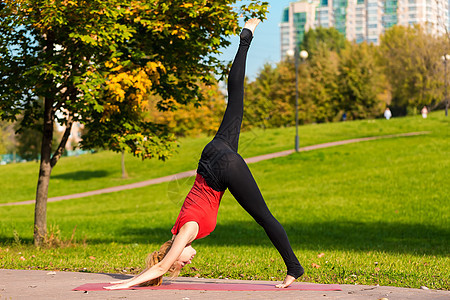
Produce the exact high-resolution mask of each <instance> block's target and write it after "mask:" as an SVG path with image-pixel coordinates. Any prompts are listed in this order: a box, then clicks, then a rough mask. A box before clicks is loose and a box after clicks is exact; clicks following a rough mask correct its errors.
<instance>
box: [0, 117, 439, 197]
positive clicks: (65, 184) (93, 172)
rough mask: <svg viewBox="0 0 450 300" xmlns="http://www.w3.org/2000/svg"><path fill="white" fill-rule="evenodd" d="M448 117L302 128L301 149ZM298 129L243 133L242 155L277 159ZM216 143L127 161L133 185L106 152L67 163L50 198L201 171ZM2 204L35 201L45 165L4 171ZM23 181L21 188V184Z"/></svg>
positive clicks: (189, 141)
mask: <svg viewBox="0 0 450 300" xmlns="http://www.w3.org/2000/svg"><path fill="white" fill-rule="evenodd" d="M442 122H444V119H443V112H437V113H432V114H430V115H429V117H428V119H426V120H423V119H422V118H421V117H420V116H415V117H407V118H394V119H391V120H389V121H386V120H384V119H382V120H364V121H354V122H341V123H328V124H311V125H306V126H301V127H300V129H299V131H300V146H308V145H314V144H319V143H325V142H331V141H337V140H346V139H352V138H357V137H367V136H378V135H387V134H394V133H404V132H414V131H433V130H435V129H436V128H442V127H443V125H444V124H447V125H448V123H442ZM294 135H295V128H280V129H269V130H261V129H253V130H250V131H246V132H243V133H242V135H241V139H240V146H239V147H240V148H239V151H240V153H241V155H242V156H243V157H252V156H256V155H261V154H267V153H273V152H277V151H283V150H287V149H292V148H293V147H294ZM210 139H211V138H210V137H206V136H203V137H198V138H184V139H180V140H179V141H178V146H179V147H178V148H177V153H175V154H174V156H173V157H172V158H171V159H169V160H168V161H166V162H162V161H158V160H146V161H142V160H141V159H138V158H135V157H133V156H131V155H129V156H127V157H126V166H127V171H128V174H129V178H128V179H125V180H124V179H121V169H120V154H116V153H113V152H108V151H103V152H100V153H95V154H89V155H82V156H79V157H64V158H62V159H61V160H60V161H59V162H58V164H57V165H56V166H55V168H54V170H53V172H52V179H51V181H50V189H49V197H55V196H62V195H69V194H74V193H80V192H85V191H90V190H96V189H101V188H106V187H111V186H116V185H123V184H128V183H132V182H138V181H143V180H148V179H152V178H157V177H161V176H168V175H171V174H174V173H178V172H183V171H187V170H194V169H196V168H197V162H198V159H199V158H200V153H201V150H202V149H203V147H204V146H205V145H206V144H207V143H208V142H209V141H210ZM0 170H1V171H0V186H1V188H2V194H1V195H0V203H6V202H15V201H25V200H32V199H34V197H35V194H36V185H37V177H38V173H39V164H38V163H36V162H29V163H23V164H15V165H14V164H10V165H5V166H0ZM17 178H20V185H18V184H17Z"/></svg>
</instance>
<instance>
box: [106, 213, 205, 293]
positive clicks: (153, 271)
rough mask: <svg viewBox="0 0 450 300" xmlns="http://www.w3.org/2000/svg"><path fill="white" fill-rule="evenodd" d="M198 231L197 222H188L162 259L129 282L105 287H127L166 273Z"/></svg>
mask: <svg viewBox="0 0 450 300" xmlns="http://www.w3.org/2000/svg"><path fill="white" fill-rule="evenodd" d="M197 233H198V224H197V222H193V221H191V222H187V223H186V224H184V225H183V226H182V227H181V228H180V231H179V233H178V234H177V235H176V236H175V239H174V241H173V244H172V247H171V248H170V250H169V252H168V253H167V255H166V256H165V257H164V258H163V260H162V261H160V262H159V263H157V264H156V265H154V266H153V267H151V268H150V269H148V270H145V271H144V272H142V273H141V274H139V275H138V276H136V277H134V278H132V279H131V280H129V281H127V282H124V283H121V284H116V285H112V286H109V287H105V289H108V290H116V289H126V288H129V287H131V286H134V285H138V284H141V283H143V282H146V281H149V280H152V279H155V278H158V277H160V276H162V275H164V274H165V273H166V272H167V271H168V270H169V269H170V267H171V266H172V265H173V264H174V262H175V261H176V260H177V259H178V257H179V256H180V254H181V252H183V249H184V248H185V247H186V246H187V245H188V244H190V243H192V241H194V239H195V237H196V236H197Z"/></svg>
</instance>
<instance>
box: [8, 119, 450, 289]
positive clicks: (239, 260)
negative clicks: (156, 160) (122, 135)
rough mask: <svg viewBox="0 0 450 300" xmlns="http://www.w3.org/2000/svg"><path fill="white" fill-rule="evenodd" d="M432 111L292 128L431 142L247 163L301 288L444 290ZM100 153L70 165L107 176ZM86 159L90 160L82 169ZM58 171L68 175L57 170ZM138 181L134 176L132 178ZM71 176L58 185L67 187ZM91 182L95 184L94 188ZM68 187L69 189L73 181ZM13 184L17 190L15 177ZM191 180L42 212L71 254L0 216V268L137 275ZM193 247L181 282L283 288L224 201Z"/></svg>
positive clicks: (443, 151) (444, 133)
mask: <svg viewBox="0 0 450 300" xmlns="http://www.w3.org/2000/svg"><path fill="white" fill-rule="evenodd" d="M442 114H443V113H442V112H439V113H435V114H431V115H430V117H429V119H427V120H422V119H421V118H417V117H412V118H403V119H393V120H390V121H389V122H387V121H385V120H376V121H370V122H368V121H360V122H347V123H338V124H321V125H310V126H302V127H301V132H302V137H304V138H303V140H304V143H303V144H302V145H308V144H315V143H321V142H327V141H332V140H341V139H347V138H353V137H357V136H367V135H379V134H391V133H399V132H409V131H419V130H430V131H432V133H431V134H429V135H424V136H414V137H403V138H393V139H383V140H376V141H369V142H362V143H358V144H350V145H344V146H338V147H333V148H328V149H321V150H316V151H311V152H302V153H295V154H293V155H290V156H287V157H282V158H276V159H272V160H267V161H262V162H259V163H256V164H252V165H250V169H251V170H252V172H253V174H254V176H255V178H256V180H257V182H258V184H259V186H260V188H261V191H262V193H263V195H264V197H265V199H266V201H267V204H268V206H269V208H270V209H271V211H272V213H273V214H274V215H275V216H276V217H277V219H278V220H279V221H280V222H281V223H282V224H283V225H284V227H285V229H286V231H287V233H288V235H289V238H290V241H291V244H292V247H293V249H294V251H295V253H296V254H297V256H298V258H299V260H300V262H301V263H302V265H304V267H305V269H306V273H305V275H304V276H303V277H302V279H301V280H304V281H310V282H320V283H344V284H345V283H347V284H353V283H357V284H380V285H392V286H402V287H415V288H418V287H420V286H422V285H423V286H427V287H429V288H433V289H446V290H448V289H449V278H450V274H449V273H450V271H449V270H450V259H449V256H448V253H449V251H448V250H449V245H450V228H449V227H450V225H449V222H448V218H449V212H450V201H449V196H448V188H447V187H448V174H449V172H448V170H449V168H450V159H449V158H448V149H449V146H450V139H449V130H448V129H449V125H450V124H449V121H448V119H445V118H444V117H442ZM391 121H393V122H391ZM284 132H290V133H292V132H293V130H292V129H278V130H271V131H266V132H262V131H261V132H259V133H258V134H259V135H258V134H255V135H256V136H257V138H255V139H253V141H252V142H248V146H247V147H246V148H245V147H241V149H242V148H244V149H243V150H244V153H247V154H248V155H246V156H253V155H257V154H262V153H266V152H274V151H280V150H284V149H288V148H289V144H290V142H291V141H290V140H292V139H291V137H289V138H288V139H289V141H285V145H283V142H281V140H282V137H283V136H285V135H286V134H284ZM249 134H251V133H247V138H248V135H249ZM263 135H264V136H263ZM205 141H208V138H201V139H198V140H195V139H187V140H185V141H184V142H185V144H187V145H193V148H195V147H199V148H200V149H201V146H202V145H203V144H204V142H205ZM189 143H191V144H189ZM196 143H198V145H197V144H196ZM264 143H266V144H264ZM277 143H279V144H280V145H277ZM244 145H245V144H244ZM255 145H259V146H258V147H267V148H269V149H270V151H268V150H267V151H265V150H266V149H258V148H257V146H255ZM283 147H284V148H283ZM186 148H187V146H183V147H182V148H181V149H180V152H179V154H178V157H177V158H175V159H174V161H175V160H176V159H178V161H179V162H180V161H182V158H183V157H184V158H188V157H189V156H190V155H193V154H192V152H191V151H193V150H191V149H189V150H187V149H186ZM184 150H186V152H187V153H189V154H185V152H184ZM197 150H198V149H197ZM198 151H200V150H198ZM105 155H106V153H101V154H96V155H88V156H81V157H78V158H76V159H74V160H78V164H77V165H78V166H80V167H77V168H78V170H80V171H81V170H82V167H81V166H82V165H85V166H86V165H87V166H90V167H91V170H94V169H95V170H102V169H105V170H110V169H112V168H113V167H111V164H113V165H114V164H115V162H114V160H113V159H112V157H113V156H111V157H110V162H109V163H110V167H109V168H108V167H107V164H106V161H102V163H101V164H99V165H97V164H96V163H97V162H98V161H99V160H100V158H102V157H103V156H105ZM93 157H98V158H99V159H95V160H91V161H90V162H84V159H92V158H93ZM117 159H119V157H118V156H117ZM67 161H68V162H67V163H72V166H75V165H76V164H75V163H73V162H70V159H67ZM131 161H132V160H130V165H131V164H132V163H131ZM62 162H64V161H62ZM168 163H169V162H167V163H166V164H165V165H164V167H161V168H159V167H157V166H156V165H155V166H154V168H153V169H154V170H153V171H154V172H155V174H156V173H157V174H163V173H164V172H168V173H167V174H170V172H169V171H170V170H172V173H173V172H178V171H184V170H186V169H193V168H195V164H194V165H193V166H189V164H188V163H186V164H185V165H184V166H182V167H180V166H177V167H175V165H176V161H175V162H170V163H171V164H174V165H170V169H168V170H166V169H165V168H166V167H167V166H168V165H167V164H168ZM183 163H185V162H183ZM117 165H118V166H119V161H117ZM180 165H182V163H180ZM23 166H24V168H25V169H26V168H27V167H28V166H27V165H23ZM61 166H63V164H61ZM61 166H60V167H61ZM8 167H9V166H8ZM133 168H135V170H140V171H139V173H141V172H142V173H145V174H147V175H146V176H151V175H152V174H153V173H152V170H150V169H151V168H150V167H147V166H145V167H143V166H142V168H138V166H137V164H136V165H135V166H134V167H133ZM147 168H149V169H147ZM183 168H186V169H183ZM59 171H60V172H61V173H60V174H69V173H70V172H71V171H72V172H73V170H72V169H71V170H70V171H69V170H65V171H64V170H62V167H61V169H60V170H59ZM80 171H77V172H80ZM15 172H17V174H20V171H19V170H15ZM2 174H3V172H2ZM108 174H109V175H107V176H104V177H101V178H90V179H89V180H86V181H85V182H84V184H85V185H88V184H89V185H91V182H93V183H92V186H101V185H102V184H106V183H105V182H107V181H108V180H109V181H111V180H112V179H113V178H115V177H114V176H113V175H112V174H114V173H113V172H112V171H111V173H108ZM117 174H118V173H116V175H115V176H118V175H117ZM137 174H138V172H137V171H136V173H135V175H134V176H136V177H134V179H136V178H140V177H139V176H140V175H137ZM2 176H3V175H2ZM154 177H157V176H156V175H155V176H154ZM69 178H70V176H68V175H67V178H61V179H60V180H61V182H62V183H64V184H70V183H71V181H70V179H69ZM105 178H106V179H105ZM19 180H20V181H19ZM99 180H100V181H102V180H103V181H104V183H95V182H96V181H99ZM78 181H80V180H78ZM78 181H77V180H73V182H74V183H73V184H81V183H79V182H78ZM116 181H118V182H121V181H119V180H118V179H117V180H116ZM13 182H14V181H13ZM15 182H16V183H17V182H21V183H22V182H24V181H23V180H21V179H19V178H18V177H16V178H15ZM192 182H193V178H188V179H183V180H180V181H178V182H170V183H165V184H159V185H155V186H148V187H144V188H140V189H135V190H128V191H123V192H117V193H111V194H105V195H99V196H95V197H87V198H80V199H74V200H68V201H62V202H56V203H49V204H48V218H49V224H51V226H53V227H54V228H57V229H59V230H60V231H61V238H62V239H65V240H67V239H69V238H70V236H71V234H72V231H73V229H74V228H75V227H76V233H75V239H76V245H74V246H70V247H62V248H50V249H35V248H34V247H33V246H32V245H31V241H32V224H33V209H34V207H33V206H32V205H26V206H15V207H0V215H1V216H2V218H0V262H1V265H0V268H19V269H28V268H29V269H51V270H70V271H86V272H120V273H137V272H139V270H141V268H142V266H143V260H144V258H145V256H146V254H147V253H148V252H151V251H153V250H155V249H157V247H158V246H159V245H160V244H161V243H163V242H164V241H165V240H167V239H169V238H170V237H171V234H170V231H169V230H170V228H171V226H173V222H174V221H175V219H176V216H177V214H178V212H179V208H180V206H181V202H182V200H183V196H184V195H185V194H186V193H187V192H188V190H189V188H190V185H191V184H192ZM62 183H59V184H62ZM53 187H54V188H56V187H55V185H53ZM16 189H20V187H17V186H16ZM59 189H60V191H61V192H62V191H63V190H64V189H63V188H62V187H59ZM3 216H6V217H3ZM194 247H195V248H196V249H197V251H198V255H197V256H196V258H195V260H194V261H193V263H192V265H190V266H189V267H187V268H185V270H183V272H182V276H196V275H197V276H201V277H208V278H209V277H211V278H220V277H221V278H238V279H263V280H281V279H282V278H283V277H284V274H285V267H284V264H283V262H282V260H281V258H280V257H279V255H278V253H277V252H276V250H275V249H274V247H273V246H272V245H271V244H270V241H269V240H268V238H267V237H266V236H265V233H264V232H263V230H262V229H261V228H260V227H259V226H258V225H257V224H256V223H255V222H254V221H253V219H251V217H249V216H248V215H247V214H246V213H245V212H244V211H243V209H242V208H241V207H240V206H239V205H238V204H237V203H236V201H235V200H234V199H233V198H232V196H231V195H230V193H228V192H227V193H226V194H225V196H224V198H223V200H222V204H221V207H220V210H219V216H218V221H217V227H216V230H215V231H214V232H213V233H212V234H211V235H210V236H209V237H207V238H205V239H201V240H198V241H196V242H195V243H194ZM320 253H323V254H324V255H323V256H322V255H319V254H320ZM319 256H321V257H319Z"/></svg>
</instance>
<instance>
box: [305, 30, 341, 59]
mask: <svg viewBox="0 0 450 300" xmlns="http://www.w3.org/2000/svg"><path fill="white" fill-rule="evenodd" d="M348 44H349V42H348V41H347V39H346V38H345V35H343V34H342V33H340V32H339V31H338V30H337V29H336V28H334V27H331V28H324V27H319V28H316V29H310V30H308V31H307V32H306V33H305V36H304V37H303V41H302V42H301V48H302V49H304V50H306V51H308V53H309V56H310V57H311V58H312V57H314V56H315V55H316V54H318V52H319V51H320V53H323V52H326V51H334V52H337V53H340V52H341V50H342V49H344V48H345V47H347V45H348Z"/></svg>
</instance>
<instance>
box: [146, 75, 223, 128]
mask: <svg viewBox="0 0 450 300" xmlns="http://www.w3.org/2000/svg"><path fill="white" fill-rule="evenodd" d="M200 85H201V94H202V97H203V99H204V100H203V101H202V102H201V103H198V104H193V103H191V104H188V105H177V106H176V109H175V110H173V111H169V112H161V111H158V110H157V109H156V105H157V103H158V102H159V101H160V99H159V97H156V96H152V97H150V100H149V104H148V114H147V116H146V119H148V120H151V121H154V122H157V123H161V124H166V125H167V126H168V128H169V129H170V132H173V133H174V134H175V135H176V136H179V137H181V136H198V135H200V134H208V135H212V134H214V133H216V131H217V129H218V128H219V125H220V122H221V117H222V116H223V114H224V112H225V107H226V102H225V97H224V95H223V94H222V93H221V92H220V90H219V86H218V84H217V83H215V84H212V85H211V86H206V85H205V84H200Z"/></svg>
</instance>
